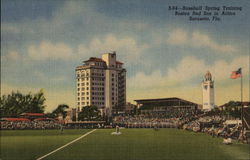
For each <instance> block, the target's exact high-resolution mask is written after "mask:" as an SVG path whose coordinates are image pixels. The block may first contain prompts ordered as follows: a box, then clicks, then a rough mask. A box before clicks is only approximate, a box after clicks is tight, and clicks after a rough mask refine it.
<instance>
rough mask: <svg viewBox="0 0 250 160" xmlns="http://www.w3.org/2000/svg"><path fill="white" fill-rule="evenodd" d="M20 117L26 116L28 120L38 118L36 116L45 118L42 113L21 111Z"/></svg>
mask: <svg viewBox="0 0 250 160" xmlns="http://www.w3.org/2000/svg"><path fill="white" fill-rule="evenodd" d="M20 118H27V119H30V120H34V119H38V118H45V114H44V113H22V114H20Z"/></svg>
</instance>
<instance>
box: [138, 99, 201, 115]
mask: <svg viewBox="0 0 250 160" xmlns="http://www.w3.org/2000/svg"><path fill="white" fill-rule="evenodd" d="M135 101H136V103H137V107H138V108H139V109H140V110H141V113H142V114H144V113H148V112H166V111H168V110H169V109H177V110H196V109H198V104H196V103H193V102H190V101H187V100H184V99H181V98H177V97H173V98H159V99H139V100H135Z"/></svg>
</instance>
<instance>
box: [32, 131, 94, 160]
mask: <svg viewBox="0 0 250 160" xmlns="http://www.w3.org/2000/svg"><path fill="white" fill-rule="evenodd" d="M94 131H96V129H93V130H92V131H89V132H87V133H85V134H84V135H82V136H81V137H78V138H77V139H75V140H73V141H71V142H69V143H67V144H65V145H63V146H61V147H59V148H57V149H56V150H54V151H52V152H50V153H48V154H46V155H44V156H42V157H39V158H37V159H36V160H41V159H43V158H45V157H47V156H49V155H51V154H53V153H55V152H57V151H59V150H60V149H63V148H65V147H67V146H68V145H70V144H72V143H74V142H76V141H78V140H80V139H81V138H83V137H86V136H87V135H89V134H90V133H92V132H94Z"/></svg>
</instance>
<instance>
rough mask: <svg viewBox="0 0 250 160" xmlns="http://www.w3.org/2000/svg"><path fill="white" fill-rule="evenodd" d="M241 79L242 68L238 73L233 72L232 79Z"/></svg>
mask: <svg viewBox="0 0 250 160" xmlns="http://www.w3.org/2000/svg"><path fill="white" fill-rule="evenodd" d="M239 77H241V68H239V69H238V70H237V71H233V72H232V74H231V76H230V78H232V79H236V78H239Z"/></svg>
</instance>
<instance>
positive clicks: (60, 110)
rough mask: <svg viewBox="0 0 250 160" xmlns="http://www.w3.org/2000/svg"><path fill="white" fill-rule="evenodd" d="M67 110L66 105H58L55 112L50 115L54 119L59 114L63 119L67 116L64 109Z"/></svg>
mask: <svg viewBox="0 0 250 160" xmlns="http://www.w3.org/2000/svg"><path fill="white" fill-rule="evenodd" d="M68 108H69V106H68V105H67V104H59V105H58V106H57V108H56V109H55V110H53V112H52V115H53V116H54V117H57V116H58V115H59V114H62V115H63V118H65V117H66V115H67V111H66V109H68Z"/></svg>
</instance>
